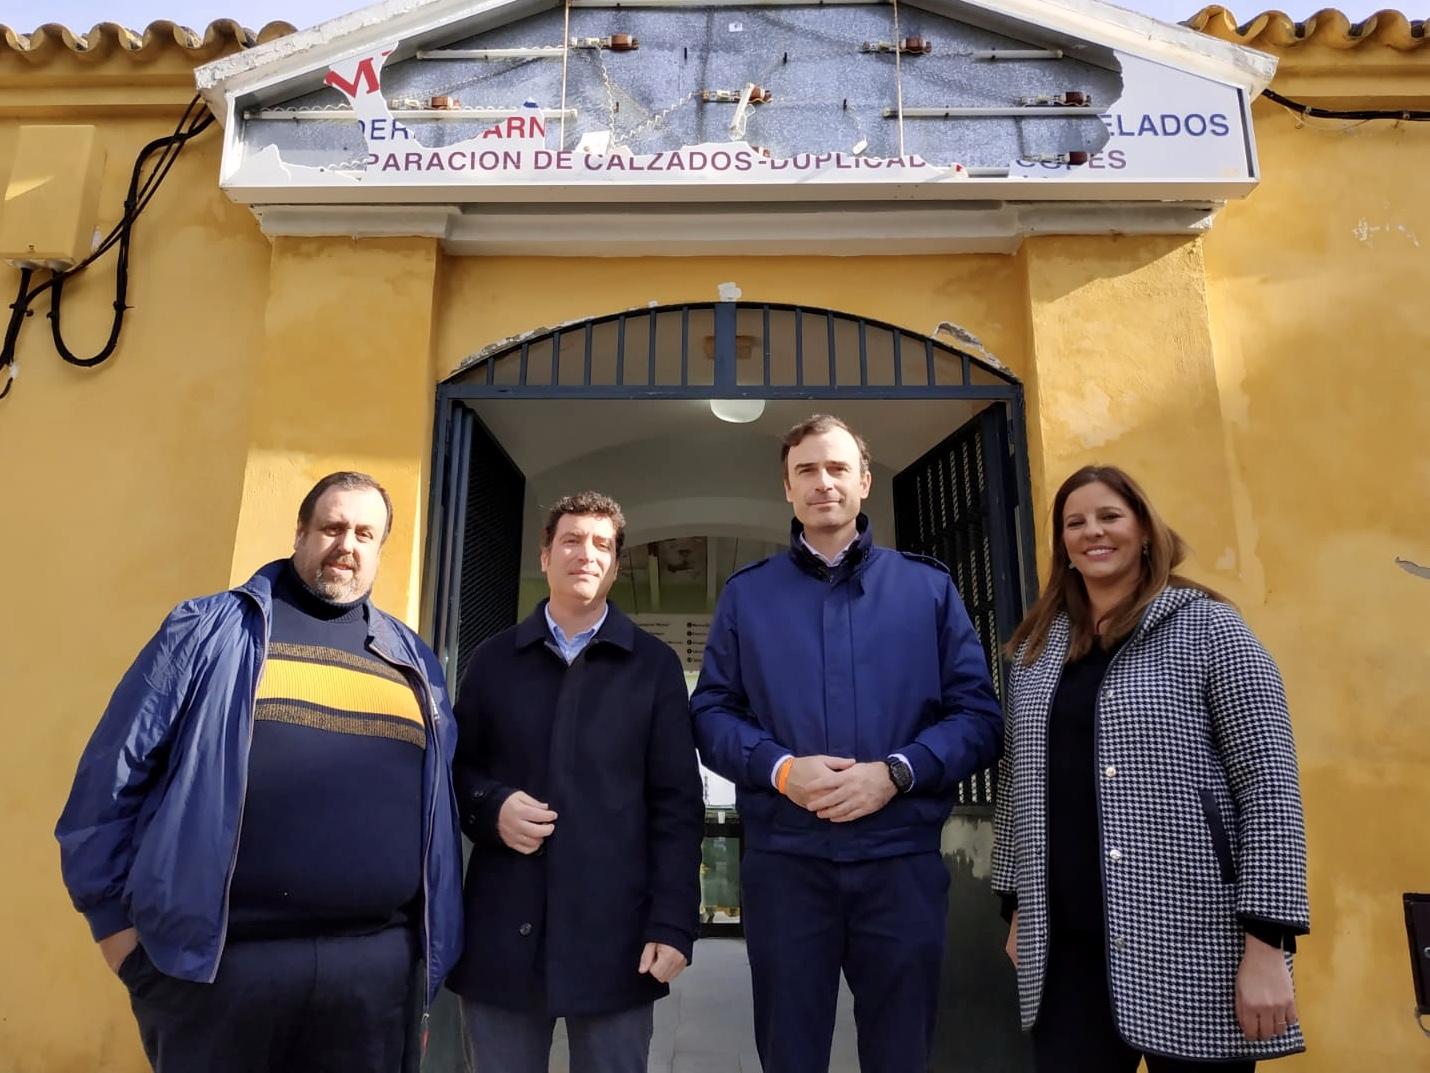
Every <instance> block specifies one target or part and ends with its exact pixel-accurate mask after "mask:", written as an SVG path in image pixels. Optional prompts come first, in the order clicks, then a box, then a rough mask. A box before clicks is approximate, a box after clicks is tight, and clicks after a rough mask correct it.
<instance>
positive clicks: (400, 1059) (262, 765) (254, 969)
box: [55, 472, 462, 1073]
mask: <svg viewBox="0 0 1430 1073" xmlns="http://www.w3.org/2000/svg"><path fill="white" fill-rule="evenodd" d="M391 524H392V503H391V500H390V499H389V498H388V495H387V492H386V491H384V490H383V489H382V487H381V486H380V485H379V484H378V483H377V482H376V481H374V480H373V479H372V478H371V477H368V476H366V475H364V474H361V473H351V472H343V473H334V474H331V475H329V476H327V477H324V478H323V479H322V480H321V481H319V482H318V484H317V485H316V486H315V487H314V488H313V489H312V491H311V492H309V493H308V496H307V497H306V498H305V499H304V500H303V503H302V505H301V506H300V507H299V509H298V526H297V533H296V536H295V538H294V544H293V555H292V557H291V558H290V559H284V560H279V561H277V562H273V563H269V564H268V565H267V566H265V567H264V568H263V569H261V570H259V571H258V573H257V574H255V575H254V576H253V577H252V578H250V579H249V580H248V581H247V582H246V583H245V584H243V585H241V586H239V587H238V588H235V589H231V590H229V591H228V592H223V593H219V594H217V595H215V596H206V597H202V598H199V599H196V600H189V601H187V602H185V603H182V604H180V605H179V606H178V607H176V608H175V609H174V610H173V611H172V612H171V613H170V614H169V617H168V618H167V619H166V620H165V621H164V624H163V625H162V626H161V627H160V629H159V632H158V633H157V634H156V635H155V636H154V638H153V639H152V640H151V641H150V642H149V644H148V645H147V646H146V647H145V648H144V650H143V651H142V652H141V653H140V654H139V657H138V659H136V660H135V661H134V664H133V665H132V666H131V667H130V668H129V671H128V673H127V674H126V675H125V676H124V678H123V680H122V681H121V682H120V683H119V687H118V688H117V689H116V690H115V692H114V696H113V697H112V698H111V700H110V702H109V707H108V708H107V709H106V710H105V713H104V715H103V717H102V718H101V719H100V722H99V726H98V728H97V729H96V730H95V732H94V735H93V737H92V738H91V739H90V742H89V745H88V746H87V747H86V749H85V751H84V755H83V756H82V757H81V759H80V763H79V771H78V773H77V774H76V776H75V781H74V787H73V789H72V790H71V792H70V798H69V802H68V804H67V805H66V806H65V810H64V813H63V815H62V816H61V817H60V821H59V825H58V827H57V828H56V832H55V833H56V836H57V837H58V838H59V842H60V863H61V868H62V871H63V874H64V880H65V884H66V886H67V887H68V888H69V892H70V896H71V898H72V899H73V901H74V904H75V907H76V908H77V909H79V911H80V912H82V913H83V914H84V915H85V917H86V918H87V920H88V922H89V926H90V930H91V932H92V933H93V935H94V938H95V939H96V941H97V942H98V944H99V948H100V953H101V954H102V955H103V957H104V959H105V961H106V963H107V964H108V965H109V967H110V969H111V970H113V971H114V972H115V973H116V974H117V975H118V976H119V978H120V979H121V980H122V981H123V982H124V984H125V986H126V987H127V988H128V989H129V992H130V1003H131V1005H132V1007H133V1010H134V1015H135V1018H136V1020H137V1021H138V1023H139V1031H140V1037H141V1039H142V1041H143V1044H144V1050H145V1053H146V1054H147V1055H148V1057H149V1061H150V1063H151V1064H152V1065H153V1067H154V1069H155V1070H156V1071H157V1073H192V1071H196V1070H203V1071H204V1073H285V1071H292V1073H298V1071H308V1070H317V1069H341V1070H343V1071H344V1073H393V1071H394V1070H398V1069H401V1068H403V1066H404V1064H407V1065H409V1066H410V1067H412V1068H415V1059H416V1057H417V1056H416V1054H415V1050H416V1047H415V1046H414V1042H415V1039H416V1035H417V1034H416V1032H415V1031H413V1030H414V1029H415V1027H416V1025H417V1024H418V1023H419V1021H420V1020H425V1013H423V1011H425V1009H426V1006H427V1004H428V1003H430V1001H431V999H432V997H433V996H434V995H435V993H436V991H437V988H438V987H440V986H441V983H442V980H443V978H444V977H445V976H446V973H447V970H448V968H449V967H450V966H451V965H452V964H453V962H454V961H455V960H456V958H457V955H458V954H459V953H460V952H461V945H462V908H461V889H460V881H461V880H460V868H461V845H460V835H459V834H458V830H457V820H456V802H455V798H454V797H453V793H452V788H451V775H450V765H451V758H452V753H453V749H454V746H455V742H456V737H455V724H454V722H453V717H452V712H451V708H450V707H449V706H448V703H447V696H446V687H445V683H444V681H443V677H442V671H441V668H440V667H439V665H438V664H437V661H436V657H434V656H433V654H432V652H431V651H430V650H429V649H428V648H427V646H426V645H424V644H423V643H422V641H421V640H419V639H418V637H417V636H416V634H414V633H413V632H412V631H411V630H410V629H408V628H407V627H406V626H405V625H403V624H402V623H401V622H399V621H398V620H397V619H395V618H393V617H392V616H390V615H388V614H386V613H385V612H382V611H379V610H378V609H377V608H376V607H374V606H373V605H372V602H371V600H370V599H369V593H370V592H371V589H372V584H373V581H374V579H375V578H376V577H377V569H378V562H379V559H380V557H381V551H382V545H383V542H384V541H385V540H386V538H387V535H388V532H389V530H390V528H391ZM419 965H424V966H425V971H424V973H423V976H422V979H420V980H419V979H418V977H417V968H418V966H419Z"/></svg>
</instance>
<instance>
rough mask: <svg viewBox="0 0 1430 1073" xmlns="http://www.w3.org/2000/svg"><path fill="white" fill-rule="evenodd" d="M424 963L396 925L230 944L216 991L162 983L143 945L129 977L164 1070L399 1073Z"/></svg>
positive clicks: (150, 1051) (142, 1028)
mask: <svg viewBox="0 0 1430 1073" xmlns="http://www.w3.org/2000/svg"><path fill="white" fill-rule="evenodd" d="M416 959H417V943H416V940H415V937H414V936H413V934H412V932H411V931H410V930H409V929H407V928H389V929H387V930H386V931H381V932H377V933H376V934H373V935H364V936H358V937H344V938H321V939H275V940H261V941H250V942H232V943H230V944H229V945H228V947H227V949H225V950H224V953H223V960H222V962H221V963H220V964H219V970H218V977H217V979H215V980H214V982H213V983H212V984H196V983H191V982H189V981H187V980H179V979H175V978H174V977H172V976H166V975H164V974H163V973H162V972H160V971H159V970H158V969H157V968H155V967H154V963H153V962H152V961H150V960H149V957H148V955H147V954H146V953H145V952H144V948H143V947H139V948H137V949H136V950H135V951H134V953H132V954H130V955H129V957H128V958H126V959H125V961H124V963H123V964H122V965H121V966H120V967H119V977H120V979H121V980H123V981H124V984H125V986H126V987H128V988H129V997H130V1005H131V1006H132V1007H133V1009H134V1017H135V1019H136V1020H137V1021H138V1022H139V1035H140V1039H141V1040H142V1041H143V1044H144V1053H145V1054H146V1055H148V1057H149V1063H150V1065H152V1066H153V1067H154V1070H155V1073H399V1071H400V1070H401V1069H402V1068H403V1055H404V1051H405V1050H406V1048H407V1045H408V1038H409V1036H410V1035H411V1028H412V1013H413V1003H412V994H413V983H414V980H415V973H414V969H415V965H416Z"/></svg>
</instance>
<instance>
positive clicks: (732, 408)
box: [710, 399, 765, 425]
mask: <svg viewBox="0 0 1430 1073" xmlns="http://www.w3.org/2000/svg"><path fill="white" fill-rule="evenodd" d="M710 412H711V413H712V414H714V415H715V416H716V417H718V418H719V419H720V420H721V421H729V422H730V423H731V424H732V425H748V424H749V423H750V422H751V421H758V420H759V418H760V415H761V414H762V413H764V412H765V400H764V399H711V400H710Z"/></svg>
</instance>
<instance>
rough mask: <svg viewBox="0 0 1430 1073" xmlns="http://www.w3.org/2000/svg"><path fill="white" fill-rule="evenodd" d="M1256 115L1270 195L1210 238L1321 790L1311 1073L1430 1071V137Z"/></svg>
mask: <svg viewBox="0 0 1430 1073" xmlns="http://www.w3.org/2000/svg"><path fill="white" fill-rule="evenodd" d="M1422 84H1423V83H1422ZM1255 118H1256V132H1257V139H1258V143H1259V149H1260V153H1261V163H1262V169H1263V173H1264V176H1265V179H1264V182H1263V184H1262V186H1261V187H1260V189H1258V190H1257V192H1256V193H1255V194H1254V195H1253V196H1252V197H1251V198H1249V199H1248V200H1247V201H1246V202H1244V203H1242V204H1238V205H1233V206H1230V207H1229V208H1228V209H1227V210H1226V213H1225V217H1224V219H1223V220H1222V221H1221V222H1220V223H1219V224H1218V226H1217V227H1216V228H1214V229H1213V231H1212V233H1211V235H1210V236H1209V237H1208V238H1207V240H1206V243H1205V245H1206V260H1207V267H1208V273H1209V287H1208V290H1209V297H1210V307H1211V311H1212V323H1213V329H1214V330H1213V335H1214V338H1215V343H1216V346H1215V353H1216V365H1217V381H1218V384H1219V386H1220V395H1221V402H1222V413H1223V419H1224V422H1225V425H1226V431H1227V447H1228V462H1229V464H1230V466H1231V469H1232V472H1233V473H1234V474H1235V477H1236V479H1235V481H1234V483H1233V486H1232V492H1233V503H1234V505H1235V508H1236V510H1237V514H1238V519H1239V522H1240V526H1241V535H1242V548H1243V555H1244V559H1243V562H1242V580H1243V582H1244V583H1245V584H1244V586H1243V589H1242V590H1241V598H1242V599H1243V601H1244V603H1245V605H1246V610H1247V612H1248V615H1249V617H1250V618H1251V620H1252V622H1253V624H1254V625H1255V627H1256V629H1257V630H1258V631H1259V632H1260V634H1261V636H1262V637H1263V639H1264V640H1265V641H1266V643H1267V644H1268V646H1269V647H1270V648H1271V650H1272V651H1273V652H1274V653H1275V654H1276V655H1277V657H1278V658H1279V659H1280V661H1281V664H1282V667H1283V670H1284V671H1285V674H1286V681H1287V688H1288V690H1289V693H1290V699H1291V704H1292V710H1293V712H1294V713H1295V716H1296V736H1297V745H1298V748H1299V750H1300V759H1301V766H1302V783H1303V788H1304V792H1305V797H1306V807H1307V823H1308V830H1309V838H1310V848H1311V911H1312V916H1313V918H1314V933H1313V935H1312V937H1311V938H1310V939H1309V940H1308V941H1307V942H1306V944H1305V956H1304V957H1302V958H1301V959H1300V961H1299V963H1298V972H1299V986H1300V990H1301V995H1302V1001H1303V1003H1304V1008H1305V1009H1306V1010H1307V1023H1308V1030H1307V1039H1308V1041H1309V1043H1310V1045H1311V1046H1312V1047H1313V1048H1315V1049H1314V1051H1313V1052H1312V1054H1311V1055H1310V1056H1308V1057H1307V1058H1306V1059H1305V1060H1304V1062H1303V1063H1298V1065H1304V1067H1305V1068H1307V1069H1313V1068H1314V1069H1318V1070H1320V1069H1324V1070H1387V1071H1389V1070H1397V1071H1398V1070H1426V1069H1430V1040H1427V1039H1426V1038H1425V1037H1424V1036H1423V1035H1422V1034H1421V1032H1420V1030H1419V1029H1418V1028H1417V1027H1416V1026H1415V1024H1414V1021H1413V1018H1412V1017H1411V1008H1410V1007H1411V990H1410V969H1409V964H1408V960H1407V944H1406V940H1405V924H1404V917H1403V913H1402V909H1401V903H1400V895H1401V893H1402V892H1403V891H1411V890H1418V891H1426V890H1430V833H1427V832H1430V826H1427V822H1426V821H1427V818H1430V792H1427V787H1430V733H1427V729H1430V722H1427V715H1426V707H1425V705H1426V698H1427V697H1430V631H1427V629H1426V625H1425V622H1426V614H1427V611H1430V580H1426V579H1424V578H1419V577H1415V576H1412V575H1411V574H1409V573H1407V572H1405V571H1404V570H1402V569H1400V568H1399V567H1397V566H1396V563H1395V559H1396V558H1397V557H1400V558H1404V559H1409V560H1412V561H1414V562H1417V563H1420V564H1422V565H1425V564H1427V563H1430V364H1428V363H1427V362H1426V360H1425V359H1426V354H1427V352H1430V350H1427V344H1430V327H1427V323H1426V319H1425V313H1424V309H1425V306H1424V301H1423V297H1422V296H1423V294H1424V289H1425V280H1426V269H1427V250H1430V205H1427V204H1426V202H1425V199H1424V197H1423V195H1422V194H1421V193H1420V191H1421V190H1422V189H1423V182H1422V180H1421V179H1420V178H1419V174H1418V173H1419V172H1420V169H1421V168H1422V167H1423V164H1422V163H1421V162H1423V161H1427V160H1430V129H1427V127H1426V125H1425V124H1423V123H1418V124H1417V123H1410V124H1399V125H1395V124H1391V123H1384V122H1382V123H1375V124H1365V125H1357V124H1348V123H1341V122H1328V121H1321V122H1317V121H1314V120H1312V121H1308V122H1306V123H1304V124H1300V123H1298V122H1297V121H1296V120H1295V118H1294V117H1292V116H1289V115H1287V114H1286V113H1285V112H1284V111H1282V110H1280V109H1278V108H1275V107H1273V106H1270V105H1262V104H1258V105H1257V107H1256V110H1255Z"/></svg>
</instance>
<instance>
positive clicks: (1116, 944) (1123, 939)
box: [1112, 935, 1127, 950]
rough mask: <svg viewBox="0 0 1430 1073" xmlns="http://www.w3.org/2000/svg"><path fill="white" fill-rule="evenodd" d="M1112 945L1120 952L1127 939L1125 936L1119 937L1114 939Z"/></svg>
mask: <svg viewBox="0 0 1430 1073" xmlns="http://www.w3.org/2000/svg"><path fill="white" fill-rule="evenodd" d="M1112 945H1113V946H1114V947H1116V948H1117V949H1118V950H1121V949H1122V948H1123V947H1124V946H1126V945H1127V937H1126V936H1125V935H1119V936H1118V937H1117V938H1116V939H1113V940H1112Z"/></svg>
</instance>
